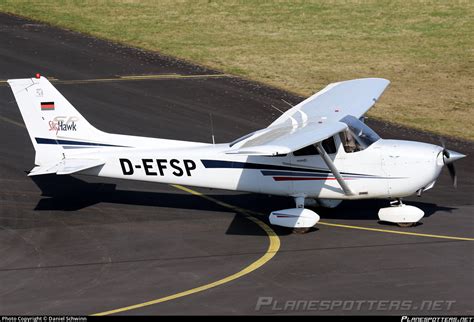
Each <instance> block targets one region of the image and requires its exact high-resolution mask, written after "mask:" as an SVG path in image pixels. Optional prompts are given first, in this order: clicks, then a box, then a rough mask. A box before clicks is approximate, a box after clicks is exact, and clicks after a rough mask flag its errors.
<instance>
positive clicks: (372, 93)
mask: <svg viewBox="0 0 474 322" xmlns="http://www.w3.org/2000/svg"><path fill="white" fill-rule="evenodd" d="M388 84H390V81H388V80H386V79H383V78H361V79H354V80H349V81H344V82H339V83H332V84H329V85H328V86H326V87H325V88H324V89H323V90H321V91H319V92H318V93H316V94H314V95H313V96H311V97H309V98H307V99H306V100H304V101H303V102H301V103H299V104H298V105H296V106H294V107H293V108H291V109H289V110H288V111H286V112H285V113H284V114H283V115H281V116H280V117H279V118H278V119H277V120H275V121H274V122H273V123H272V124H270V126H269V127H273V126H281V125H284V124H286V125H291V124H300V123H305V122H308V121H318V120H319V119H321V118H326V120H329V121H339V120H340V119H342V118H343V117H344V116H346V115H353V116H355V117H357V118H360V117H361V116H362V115H364V114H365V113H366V112H367V111H368V110H369V109H370V108H371V107H372V106H373V105H374V103H375V102H376V101H377V100H378V99H379V97H380V95H382V93H383V92H384V90H385V89H386V88H387V86H388Z"/></svg>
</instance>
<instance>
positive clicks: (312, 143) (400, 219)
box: [8, 74, 465, 232]
mask: <svg viewBox="0 0 474 322" xmlns="http://www.w3.org/2000/svg"><path fill="white" fill-rule="evenodd" d="M8 83H9V84H10V87H11V89H12V91H13V94H14V96H15V99H16V101H17V104H18V107H19V108H20V112H21V115H22V117H23V120H24V122H25V124H26V127H27V129H28V133H29V135H30V138H31V141H32V142H33V146H34V148H35V151H36V155H35V164H36V167H34V168H33V169H32V170H31V172H30V173H29V176H35V175H42V174H51V173H56V174H57V175H69V174H85V175H93V176H100V177H109V178H118V179H128V180H141V181H151V182H159V183H168V184H180V185H189V186H199V187H206V188H217V189H226V190H235V191H246V192H254V193H265V194H273V195H281V196H289V197H292V198H294V200H295V203H296V207H295V208H291V209H284V210H277V211H273V212H272V213H271V214H270V218H269V219H270V222H271V223H272V224H274V225H279V226H284V227H290V228H293V229H295V231H297V232H305V231H307V230H308V229H309V228H311V227H313V226H314V225H315V224H316V223H317V222H318V221H319V216H318V215H317V214H316V213H315V212H314V211H312V210H310V209H306V208H304V207H305V206H316V205H317V206H322V207H331V208H332V207H336V206H337V205H338V204H339V203H340V202H341V201H342V200H356V199H373V198H379V199H380V198H384V199H391V200H394V201H392V202H391V206H390V207H386V208H382V209H380V211H379V213H378V215H379V219H380V220H381V221H387V222H392V223H397V224H399V225H400V226H410V225H413V224H415V223H417V222H418V221H419V220H420V219H421V218H422V217H423V216H424V213H423V211H422V210H421V209H419V208H416V207H413V206H407V205H405V204H403V203H402V201H401V198H403V197H406V196H410V195H413V194H415V193H418V194H421V193H422V192H424V191H426V190H428V189H431V188H432V187H433V186H434V184H435V182H436V179H437V178H438V176H439V174H440V172H441V169H442V168H443V166H444V165H446V166H447V167H448V169H449V172H450V174H451V176H452V178H453V180H454V184H456V175H455V170H454V166H453V162H454V161H456V160H458V159H460V158H463V157H465V155H463V154H460V153H458V152H454V151H450V150H447V149H445V148H444V147H440V146H436V145H431V144H426V143H420V142H411V141H399V140H384V139H381V138H380V137H379V136H378V135H377V134H376V133H375V132H374V131H373V130H372V129H370V128H369V127H368V126H367V125H366V124H365V123H364V122H363V120H364V117H363V115H364V114H365V113H366V112H367V111H368V110H369V109H370V108H371V107H372V105H373V104H374V103H375V102H376V101H377V100H378V99H379V97H380V95H381V94H382V93H383V91H384V90H385V88H386V87H387V86H388V85H389V83H390V82H389V81H388V80H386V79H381V78H366V79H355V80H349V81H343V82H339V83H333V84H330V85H328V86H327V87H326V88H324V89H323V90H321V91H320V92H318V93H316V94H314V95H313V96H311V97H309V98H308V99H306V100H304V101H303V102H301V103H299V104H298V105H296V106H294V107H292V108H291V109H289V110H288V111H286V112H285V113H283V115H281V116H280V117H279V118H278V119H277V120H275V121H274V122H273V123H272V124H270V125H269V126H268V127H266V128H264V129H261V130H258V131H255V132H253V133H250V134H247V135H245V136H243V137H241V138H239V139H237V140H235V141H233V142H231V143H222V144H208V143H198V142H188V141H177V140H166V139H157V138H148V137H138V136H129V135H120V134H110V133H105V132H102V131H100V130H98V129H96V128H95V127H93V126H92V125H91V124H90V123H89V122H88V121H87V120H86V119H85V118H84V117H82V115H81V114H79V112H78V111H77V110H76V109H75V108H74V107H73V106H72V105H71V104H70V103H69V102H68V101H67V100H66V98H64V97H63V96H62V95H61V94H60V93H59V92H58V91H57V90H56V88H55V87H54V86H53V85H51V83H50V82H49V81H48V80H47V79H46V78H45V77H42V76H40V75H38V74H37V75H36V77H34V78H25V79H12V80H9V81H8Z"/></svg>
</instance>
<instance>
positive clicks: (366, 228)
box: [318, 221, 474, 241]
mask: <svg viewBox="0 0 474 322" xmlns="http://www.w3.org/2000/svg"><path fill="white" fill-rule="evenodd" d="M318 225H323V226H331V227H339V228H348V229H359V230H368V231H375V232H380V233H389V234H398V235H410V236H419V237H428V238H440V239H454V240H467V241H474V238H469V237H456V236H446V235H433V234H422V233H414V232H409V231H398V230H391V229H379V228H370V227H362V226H350V225H343V224H333V223H328V222H322V221H320V222H318Z"/></svg>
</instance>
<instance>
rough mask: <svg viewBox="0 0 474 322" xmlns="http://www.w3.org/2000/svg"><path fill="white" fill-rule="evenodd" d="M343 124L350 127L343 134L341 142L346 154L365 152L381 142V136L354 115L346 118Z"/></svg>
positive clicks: (342, 120)
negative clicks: (375, 143) (373, 144)
mask: <svg viewBox="0 0 474 322" xmlns="http://www.w3.org/2000/svg"><path fill="white" fill-rule="evenodd" d="M341 122H344V123H346V124H347V126H348V129H347V130H346V131H344V132H342V133H341V140H342V143H343V145H344V150H345V151H346V152H356V151H361V150H364V149H366V148H368V147H369V146H370V145H371V144H372V143H374V142H377V141H378V140H380V136H378V134H377V133H375V132H374V130H372V129H371V128H370V127H368V126H367V125H365V124H364V123H363V122H362V121H360V120H359V119H358V118H356V117H354V116H352V115H347V116H345V117H344V118H343V119H341Z"/></svg>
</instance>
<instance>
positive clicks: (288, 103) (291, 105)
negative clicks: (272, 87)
mask: <svg viewBox="0 0 474 322" xmlns="http://www.w3.org/2000/svg"><path fill="white" fill-rule="evenodd" d="M280 99H281V100H282V101H283V103H285V104H287V105H289V106H290V107H293V106H294V105H293V104H291V103H290V102H287V101H285V100H284V99H283V98H280Z"/></svg>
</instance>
